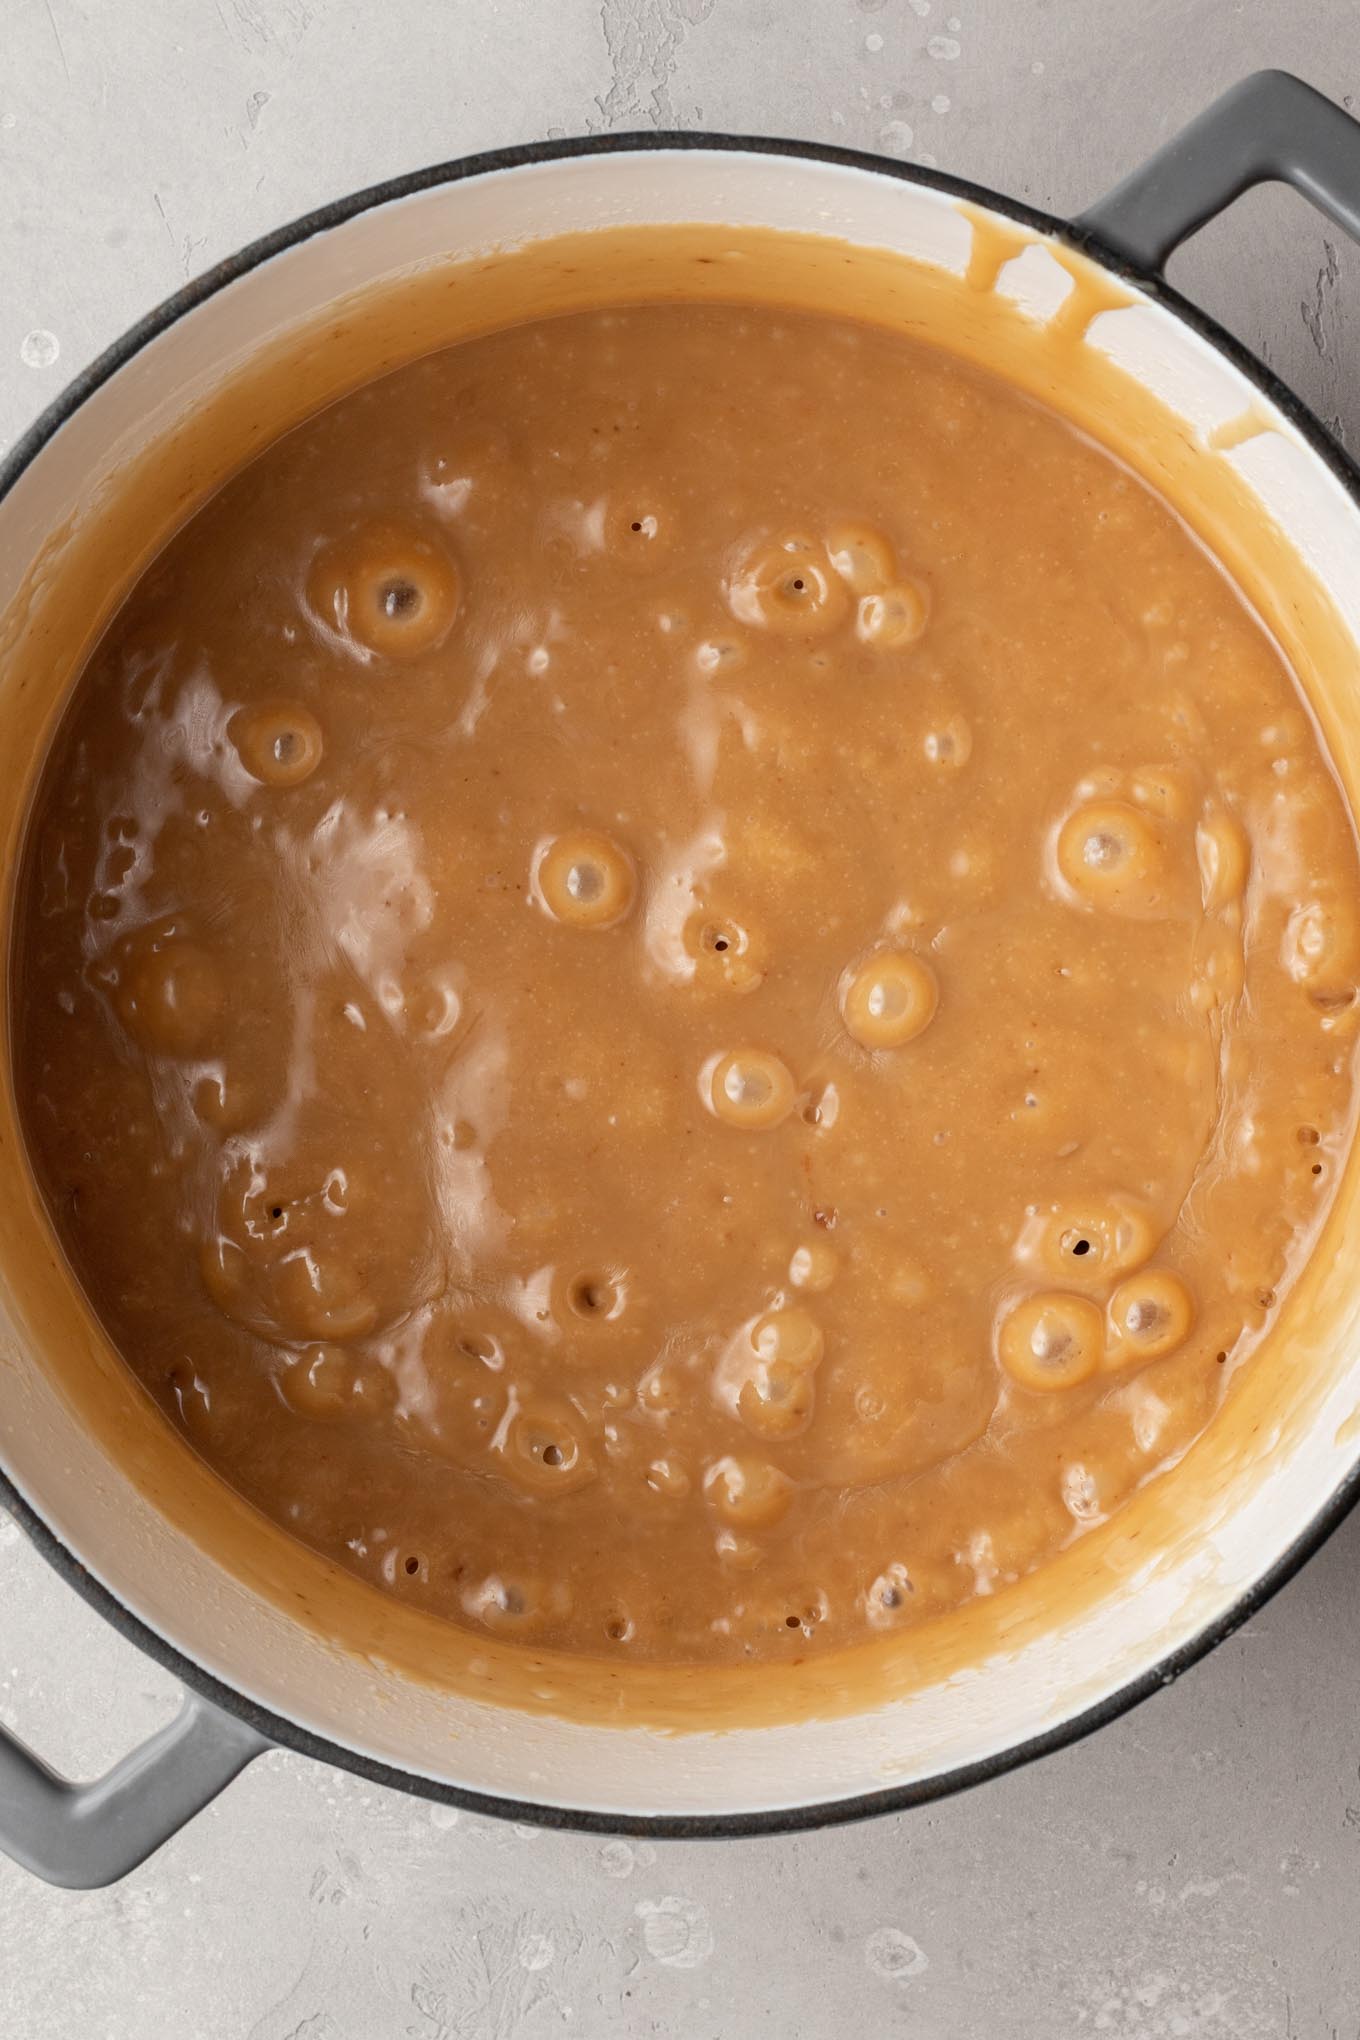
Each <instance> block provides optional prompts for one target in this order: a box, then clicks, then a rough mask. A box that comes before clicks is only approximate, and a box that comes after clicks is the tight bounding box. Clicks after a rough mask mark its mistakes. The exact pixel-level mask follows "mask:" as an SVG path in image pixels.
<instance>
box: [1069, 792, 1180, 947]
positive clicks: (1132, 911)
mask: <svg viewBox="0 0 1360 2040" xmlns="http://www.w3.org/2000/svg"><path fill="white" fill-rule="evenodd" d="M1166 867H1167V859H1166V850H1165V846H1164V844H1163V841H1162V838H1161V836H1160V835H1159V833H1158V831H1157V829H1156V828H1155V826H1154V824H1153V823H1152V821H1151V820H1150V819H1149V817H1148V816H1147V815H1146V814H1145V813H1143V812H1142V811H1141V810H1139V809H1138V808H1136V807H1131V806H1129V805H1128V803H1127V802H1124V801H1116V800H1106V801H1091V802H1089V803H1088V804H1087V805H1086V806H1084V807H1079V808H1078V809H1076V811H1075V812H1074V813H1073V814H1070V815H1069V816H1068V818H1067V820H1066V821H1065V822H1064V823H1063V825H1062V828H1061V829H1060V830H1059V832H1058V869H1059V871H1060V872H1061V873H1062V876H1063V878H1064V879H1065V880H1066V881H1067V884H1068V885H1069V886H1070V887H1071V889H1072V891H1073V893H1075V894H1076V896H1077V897H1078V899H1080V900H1081V901H1082V902H1083V904H1084V905H1086V906H1089V907H1101V908H1104V909H1105V910H1106V911H1107V912H1109V913H1113V914H1127V915H1129V916H1130V917H1131V918H1133V919H1147V918H1151V917H1155V916H1156V915H1157V914H1159V913H1161V912H1162V910H1163V905H1164V902H1165V897H1166V878H1167V868H1166Z"/></svg>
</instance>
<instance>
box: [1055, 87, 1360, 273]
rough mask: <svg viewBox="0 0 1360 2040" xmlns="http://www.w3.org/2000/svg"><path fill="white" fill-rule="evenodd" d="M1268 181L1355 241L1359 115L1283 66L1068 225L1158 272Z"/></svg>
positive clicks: (1211, 111) (1185, 132) (1204, 118)
mask: <svg viewBox="0 0 1360 2040" xmlns="http://www.w3.org/2000/svg"><path fill="white" fill-rule="evenodd" d="M1271 180H1278V181H1280V182H1282V183H1284V184H1292V185H1293V187H1294V189H1295V190H1296V191H1299V192H1302V194H1303V196H1304V197H1305V198H1306V199H1309V200H1311V202H1312V203H1313V204H1314V205H1315V206H1317V207H1319V209H1320V210H1321V211H1322V212H1325V213H1326V214H1327V216H1328V218H1329V219H1333V220H1335V221H1336V224H1337V225H1338V226H1339V227H1341V228H1343V229H1344V231H1345V232H1346V233H1348V234H1349V235H1351V237H1352V239H1354V240H1357V241H1360V122H1356V121H1354V120H1352V119H1351V117H1350V115H1349V114H1348V113H1345V112H1343V111H1342V109H1341V108H1340V107H1339V106H1336V105H1334V104H1333V102H1332V101H1331V100H1330V99H1324V98H1323V96H1322V94H1321V93H1320V92H1315V91H1314V90H1313V87H1312V86H1311V85H1305V84H1304V82H1303V80H1302V79H1301V78H1295V77H1294V76H1293V75H1292V74H1291V73H1290V72H1288V71H1256V72H1254V73H1253V74H1252V76H1251V77H1249V78H1244V79H1243V80H1242V82H1241V84H1240V85H1234V86H1233V88H1232V90H1231V91H1230V92H1225V93H1224V95H1223V97H1222V98H1221V99H1216V100H1215V101H1214V103H1213V105H1212V106H1208V107H1206V108H1205V110H1204V112H1203V113H1202V114H1200V115H1199V117H1198V119H1196V120H1192V121H1191V123H1190V125H1189V127H1187V128H1183V129H1182V130H1181V132H1180V134H1178V135H1174V136H1173V137H1172V139H1171V140H1170V141H1169V142H1167V143H1166V144H1165V145H1164V146H1163V147H1162V148H1160V149H1158V150H1157V152H1156V154H1155V155H1152V156H1149V157H1148V160H1147V162H1146V163H1144V164H1143V165H1142V166H1141V168H1139V169H1137V170H1135V171H1134V172H1133V174H1132V176H1130V177H1126V178H1125V179H1124V181H1123V183H1122V184H1117V185H1116V186H1115V188H1114V190H1113V191H1111V192H1109V193H1108V194H1107V195H1106V197H1104V198H1102V199H1101V200H1099V202H1098V203H1097V204H1095V205H1093V206H1092V207H1091V208H1090V210H1089V211H1088V212H1085V213H1083V214H1082V215H1081V217H1080V218H1079V219H1078V220H1077V221H1076V222H1075V225H1076V228H1077V231H1078V232H1079V233H1084V234H1089V235H1090V236H1091V237H1092V238H1093V239H1094V240H1097V241H1100V242H1101V243H1103V245H1104V246H1105V247H1106V248H1108V249H1110V250H1111V251H1112V252H1113V253H1114V254H1115V255H1118V256H1121V257H1122V258H1123V259H1124V260H1125V261H1126V262H1129V263H1131V264H1132V265H1133V266H1134V268H1136V269H1140V270H1144V271H1157V270H1160V269H1161V268H1162V267H1163V265H1164V264H1165V262H1166V259H1167V257H1168V256H1169V255H1170V254H1171V253H1172V252H1173V251H1174V250H1175V249H1176V248H1179V246H1180V244H1181V242H1182V241H1185V240H1188V239H1189V237H1190V235H1191V234H1194V233H1197V232H1198V230H1199V229H1200V228H1201V227H1202V226H1203V225H1204V224H1205V223H1206V221H1208V220H1211V219H1213V218H1214V216H1215V215H1216V214H1217V213H1221V212H1222V211H1223V210H1224V208H1225V207H1226V206H1229V205H1231V204H1232V202H1233V200H1234V199H1235V198H1240V197H1241V195H1242V193H1243V192H1244V191H1249V190H1250V189H1251V188H1252V186H1253V185H1256V184H1265V183H1268V182H1270V181H1271Z"/></svg>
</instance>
